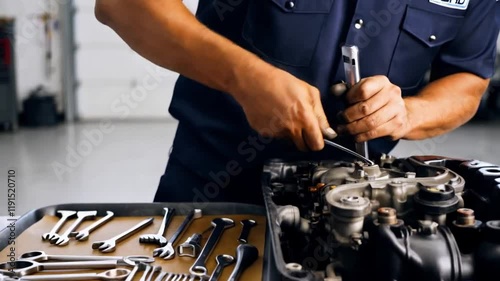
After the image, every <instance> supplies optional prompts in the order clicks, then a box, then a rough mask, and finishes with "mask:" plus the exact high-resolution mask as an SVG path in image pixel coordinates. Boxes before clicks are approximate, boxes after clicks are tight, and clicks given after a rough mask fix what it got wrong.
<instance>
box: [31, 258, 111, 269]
mask: <svg viewBox="0 0 500 281" xmlns="http://www.w3.org/2000/svg"><path fill="white" fill-rule="evenodd" d="M117 266H118V261H117V260H107V261H95V260H94V261H75V262H71V261H68V262H45V263H41V264H40V267H41V270H61V269H110V268H116V267H117Z"/></svg>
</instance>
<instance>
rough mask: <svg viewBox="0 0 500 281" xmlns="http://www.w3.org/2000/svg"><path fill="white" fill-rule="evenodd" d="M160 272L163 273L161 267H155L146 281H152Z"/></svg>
mask: <svg viewBox="0 0 500 281" xmlns="http://www.w3.org/2000/svg"><path fill="white" fill-rule="evenodd" d="M160 271H161V266H158V265H156V266H153V268H152V269H151V272H150V274H149V276H148V278H146V281H152V280H153V276H154V275H155V274H156V273H158V272H160Z"/></svg>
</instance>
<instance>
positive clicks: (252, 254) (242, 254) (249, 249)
mask: <svg viewBox="0 0 500 281" xmlns="http://www.w3.org/2000/svg"><path fill="white" fill-rule="evenodd" d="M257 258H259V250H258V249H257V248H256V247H255V246H252V245H249V244H240V245H239V246H238V247H237V248H236V265H235V266H234V269H233V272H232V273H231V276H229V279H227V280H228V281H236V280H239V278H240V276H241V274H242V273H243V271H245V270H246V269H247V268H248V267H249V266H250V265H252V264H253V263H254V262H255V261H256V260H257Z"/></svg>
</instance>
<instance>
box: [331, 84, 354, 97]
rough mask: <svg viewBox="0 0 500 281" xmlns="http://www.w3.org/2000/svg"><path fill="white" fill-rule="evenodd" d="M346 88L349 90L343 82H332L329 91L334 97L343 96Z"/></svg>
mask: <svg viewBox="0 0 500 281" xmlns="http://www.w3.org/2000/svg"><path fill="white" fill-rule="evenodd" d="M347 90H349V88H348V87H347V84H346V83H344V82H341V83H337V84H334V85H333V86H332V87H330V92H331V93H332V94H333V95H334V96H336V97H341V96H343V95H344V94H345V93H346V92H347Z"/></svg>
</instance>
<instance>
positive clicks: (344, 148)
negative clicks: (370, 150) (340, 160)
mask: <svg viewBox="0 0 500 281" xmlns="http://www.w3.org/2000/svg"><path fill="white" fill-rule="evenodd" d="M324 141H325V144H327V145H329V146H332V147H335V148H337V149H339V150H342V151H344V152H347V153H349V154H351V155H352V156H354V157H356V158H358V159H359V160H361V161H363V162H365V163H366V164H368V165H370V166H373V165H375V163H373V161H372V160H370V159H368V158H366V157H364V156H363V155H361V154H359V153H356V152H354V151H352V150H350V149H349V148H347V147H344V146H342V145H340V144H338V143H335V142H333V141H330V140H327V139H325V140H324Z"/></svg>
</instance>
